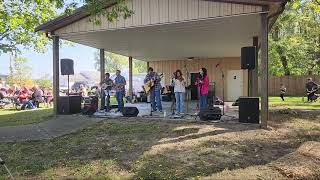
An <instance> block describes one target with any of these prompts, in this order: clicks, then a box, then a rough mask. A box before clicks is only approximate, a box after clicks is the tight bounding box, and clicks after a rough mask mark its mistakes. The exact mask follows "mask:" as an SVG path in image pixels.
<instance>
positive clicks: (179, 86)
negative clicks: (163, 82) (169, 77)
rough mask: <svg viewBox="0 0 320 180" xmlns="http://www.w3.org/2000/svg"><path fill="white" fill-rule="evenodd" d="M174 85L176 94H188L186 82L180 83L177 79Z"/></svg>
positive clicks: (174, 80)
mask: <svg viewBox="0 0 320 180" xmlns="http://www.w3.org/2000/svg"><path fill="white" fill-rule="evenodd" d="M173 85H174V92H175V93H176V92H182V93H184V92H186V81H185V80H183V81H180V80H178V79H176V78H174V79H173Z"/></svg>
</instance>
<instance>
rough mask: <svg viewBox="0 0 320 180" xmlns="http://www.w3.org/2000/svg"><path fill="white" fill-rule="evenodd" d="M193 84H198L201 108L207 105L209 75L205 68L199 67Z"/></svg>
mask: <svg viewBox="0 0 320 180" xmlns="http://www.w3.org/2000/svg"><path fill="white" fill-rule="evenodd" d="M195 84H196V86H198V94H199V97H200V98H199V103H200V110H203V109H205V108H207V107H208V103H207V98H208V92H209V77H208V75H207V69H206V68H201V69H200V71H199V76H198V78H197V81H196V83H195Z"/></svg>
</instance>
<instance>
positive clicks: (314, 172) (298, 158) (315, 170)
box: [271, 142, 320, 179]
mask: <svg viewBox="0 0 320 180" xmlns="http://www.w3.org/2000/svg"><path fill="white" fill-rule="evenodd" d="M319 148H320V143H319V142H306V143H304V144H303V145H302V146H300V147H299V148H298V150H297V151H295V152H293V153H290V154H288V155H286V156H284V157H282V158H280V159H278V160H277V161H276V162H273V163H271V165H272V167H274V168H275V169H277V170H278V171H279V172H280V173H281V174H283V175H284V176H285V177H288V178H294V179H320V151H319Z"/></svg>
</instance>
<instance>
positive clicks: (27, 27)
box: [0, 0, 56, 55]
mask: <svg viewBox="0 0 320 180" xmlns="http://www.w3.org/2000/svg"><path fill="white" fill-rule="evenodd" d="M55 7H56V6H55V4H54V3H53V2H52V1H51V0H4V1H3V0H0V12H1V13H0V55H1V54H2V53H8V52H17V51H19V48H21V47H24V48H34V49H35V50H37V51H39V52H44V50H45V46H44V45H46V44H47V43H48V39H47V38H46V36H45V34H42V33H36V34H35V33H34V29H35V27H37V26H38V25H40V24H42V23H44V22H46V21H48V20H50V19H52V18H53V17H55V15H56V8H55Z"/></svg>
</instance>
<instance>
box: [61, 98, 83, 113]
mask: <svg viewBox="0 0 320 180" xmlns="http://www.w3.org/2000/svg"><path fill="white" fill-rule="evenodd" d="M81 100H82V97H81V96H60V97H59V106H58V113H59V114H78V113H80V112H81Z"/></svg>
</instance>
